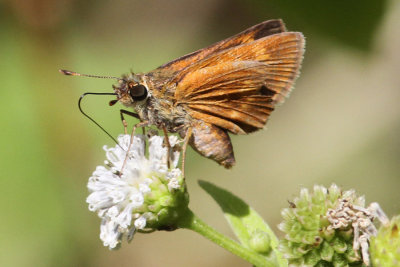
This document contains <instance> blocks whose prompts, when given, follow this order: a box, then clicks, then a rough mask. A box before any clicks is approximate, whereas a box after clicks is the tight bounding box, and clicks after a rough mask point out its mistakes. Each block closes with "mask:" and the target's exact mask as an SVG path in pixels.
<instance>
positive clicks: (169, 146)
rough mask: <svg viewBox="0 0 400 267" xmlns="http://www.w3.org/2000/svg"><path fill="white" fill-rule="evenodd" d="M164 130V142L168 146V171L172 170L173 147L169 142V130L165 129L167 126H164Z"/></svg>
mask: <svg viewBox="0 0 400 267" xmlns="http://www.w3.org/2000/svg"><path fill="white" fill-rule="evenodd" d="M162 130H163V132H164V142H165V145H166V146H167V155H168V156H167V166H168V169H169V168H171V154H172V147H171V143H170V142H169V137H168V131H167V128H165V126H164V125H163V127H162Z"/></svg>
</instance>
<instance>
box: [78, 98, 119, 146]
mask: <svg viewBox="0 0 400 267" xmlns="http://www.w3.org/2000/svg"><path fill="white" fill-rule="evenodd" d="M87 95H116V94H115V93H84V94H83V95H81V97H80V98H79V101H78V107H79V111H80V112H81V113H82V114H83V115H84V116H85V117H86V118H88V119H89V120H91V121H92V122H93V123H94V124H96V125H97V127H99V128H100V129H101V130H102V131H103V132H104V133H106V134H107V135H108V136H109V137H110V138H111V139H112V140H113V141H114V142H115V143H116V144H117V145H118V146H119V147H121V146H120V145H119V144H118V142H117V140H116V139H115V138H114V137H113V136H112V135H111V134H110V133H109V132H107V131H106V130H105V129H104V128H103V127H102V126H101V125H100V124H99V123H97V121H95V120H94V119H93V118H92V117H90V116H89V115H88V114H86V112H84V111H83V110H82V107H81V101H82V99H83V98H84V97H85V96H87ZM121 148H122V147H121ZM122 150H124V149H123V148H122Z"/></svg>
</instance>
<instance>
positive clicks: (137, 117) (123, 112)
mask: <svg viewBox="0 0 400 267" xmlns="http://www.w3.org/2000/svg"><path fill="white" fill-rule="evenodd" d="M119 114H120V115H121V121H122V125H123V126H124V133H125V134H128V123H127V122H126V120H125V118H124V114H125V115H129V116H132V117H134V118H136V119H138V120H140V117H139V115H138V114H136V113H133V112H130V111H127V110H125V109H120V110H119ZM143 129H144V128H143ZM143 134H144V133H143Z"/></svg>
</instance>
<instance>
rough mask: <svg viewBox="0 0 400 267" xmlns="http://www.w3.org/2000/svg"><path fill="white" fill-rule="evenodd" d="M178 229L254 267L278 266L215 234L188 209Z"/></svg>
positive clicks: (221, 235)
mask: <svg viewBox="0 0 400 267" xmlns="http://www.w3.org/2000/svg"><path fill="white" fill-rule="evenodd" d="M178 227H179V228H185V229H190V230H193V231H195V232H197V233H199V234H201V235H202V236H204V237H205V238H207V239H209V240H210V241H212V242H214V243H215V244H217V245H219V246H221V247H223V248H225V249H226V250H228V251H230V252H232V253H233V254H235V255H237V256H239V257H240V258H242V259H244V260H246V261H248V262H250V263H251V264H253V265H254V266H257V267H259V266H278V264H277V263H276V262H274V261H272V260H271V259H268V258H265V257H263V256H262V255H259V254H257V253H256V252H254V251H251V250H249V249H247V248H245V247H243V246H241V245H240V244H239V243H237V242H235V241H233V240H232V239H230V238H228V237H226V236H224V235H223V234H221V233H219V232H217V231H216V230H215V229H214V228H212V227H211V226H209V225H207V224H206V223H205V222H203V221H202V220H200V219H199V218H198V217H197V216H196V215H195V214H194V213H193V212H192V211H191V210H189V209H187V212H186V213H185V215H184V216H182V217H181V219H180V220H179V222H178Z"/></svg>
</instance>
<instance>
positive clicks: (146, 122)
mask: <svg viewBox="0 0 400 267" xmlns="http://www.w3.org/2000/svg"><path fill="white" fill-rule="evenodd" d="M148 125H149V122H148V121H142V122H139V123H138V124H135V125H134V126H133V129H132V133H131V140H130V142H129V146H128V149H127V151H126V156H125V160H124V163H123V164H122V167H121V171H120V172H119V176H122V171H123V169H124V168H125V166H126V163H127V162H128V158H129V150H130V149H131V146H132V142H133V137H134V136H135V132H136V129H137V128H139V127H146V126H148Z"/></svg>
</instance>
